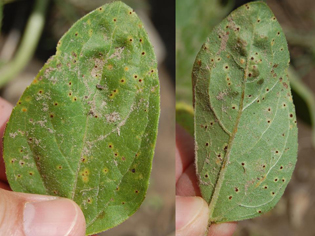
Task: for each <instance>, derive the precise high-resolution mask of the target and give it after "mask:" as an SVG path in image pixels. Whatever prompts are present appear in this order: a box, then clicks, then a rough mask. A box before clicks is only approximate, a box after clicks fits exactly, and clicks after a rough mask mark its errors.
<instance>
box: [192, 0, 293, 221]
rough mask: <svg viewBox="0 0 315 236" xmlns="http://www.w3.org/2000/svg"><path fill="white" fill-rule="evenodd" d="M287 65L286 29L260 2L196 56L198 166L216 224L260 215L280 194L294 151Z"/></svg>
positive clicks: (234, 17) (224, 25) (235, 16)
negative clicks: (284, 29) (282, 28)
mask: <svg viewBox="0 0 315 236" xmlns="http://www.w3.org/2000/svg"><path fill="white" fill-rule="evenodd" d="M288 61H289V54H288V49H287V44H286V41H285V37H284V36H283V32H282V30H281V27H280V25H279V24H278V23H277V21H276V19H275V17H274V16H273V14H272V12H271V11H270V9H269V8H268V7H267V5H266V4H264V3H261V2H255V3H250V4H246V5H244V6H242V7H240V8H239V9H237V10H236V11H234V12H232V13H231V15H230V16H228V17H227V18H226V19H225V20H224V21H222V22H221V24H220V25H219V26H218V27H216V28H215V29H214V31H212V33H211V34H210V36H209V38H208V40H207V42H206V43H205V44H204V45H203V47H202V49H201V50H200V52H199V54H198V56H197V58H196V61H195V65H194V71H193V84H195V87H194V91H195V95H194V97H195V114H196V118H195V130H196V132H195V140H196V168H197V174H198V175H199V180H200V188H201V192H202V196H203V197H204V198H205V200H206V201H207V202H208V203H209V208H210V221H212V222H226V221H235V220H241V219H247V218H252V217H254V216H258V215H260V214H261V213H263V212H266V211H268V210H270V209H271V208H272V207H273V206H274V205H275V204H276V202H277V201H278V200H279V198H280V197H281V195H282V194H283V191H284V188H285V186H286V185H287V182H288V180H289V179H290V176H291V174H292V171H293V168H294V165H295V162H296V153H297V128H296V118H295V111H294V105H293V103H292V97H291V93H290V90H289V82H288V76H287V68H288ZM283 124H285V126H284V125H283ZM291 129H292V131H291ZM271 131H272V132H271ZM273 132H277V136H275V137H273ZM283 134H284V136H283ZM271 140H273V141H274V142H273V141H271ZM246 147H250V148H246ZM266 147H267V148H266ZM288 150H289V151H288ZM282 155H284V157H286V159H285V161H284V158H283V156H282ZM211 164H212V165H214V166H211ZM270 173H271V174H270ZM269 174H270V175H272V177H270V175H269ZM272 178H273V181H274V182H277V184H278V185H275V184H274V183H273V182H272V180H271V179H272ZM283 181H284V182H283ZM267 183H268V184H267ZM279 183H280V185H279ZM265 187H267V188H265ZM269 191H271V192H270V193H269ZM249 196H250V197H249ZM266 199H267V200H266ZM265 200H266V201H265ZM255 204H256V205H255Z"/></svg>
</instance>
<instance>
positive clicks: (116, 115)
mask: <svg viewBox="0 0 315 236" xmlns="http://www.w3.org/2000/svg"><path fill="white" fill-rule="evenodd" d="M105 118H106V120H107V122H109V123H112V122H116V121H119V120H120V116H119V113H118V112H115V111H114V112H113V113H111V114H107V115H105Z"/></svg>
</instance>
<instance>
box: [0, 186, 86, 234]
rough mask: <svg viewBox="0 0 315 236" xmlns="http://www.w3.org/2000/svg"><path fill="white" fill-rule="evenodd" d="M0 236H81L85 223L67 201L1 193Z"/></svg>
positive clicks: (23, 194) (82, 217)
mask: <svg viewBox="0 0 315 236" xmlns="http://www.w3.org/2000/svg"><path fill="white" fill-rule="evenodd" d="M0 235H23V236H24V235H25V236H43V235H45V236H84V235H85V219H84V216H83V213H82V211H81V209H80V207H79V206H78V205H77V204H75V202H73V201H71V200H69V199H66V198H58V197H53V196H44V195H36V194H26V193H16V192H10V191H6V190H3V189H0Z"/></svg>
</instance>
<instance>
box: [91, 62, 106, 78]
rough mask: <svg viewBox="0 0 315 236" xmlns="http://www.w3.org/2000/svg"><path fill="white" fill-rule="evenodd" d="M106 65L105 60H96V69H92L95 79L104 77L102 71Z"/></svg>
mask: <svg viewBox="0 0 315 236" xmlns="http://www.w3.org/2000/svg"><path fill="white" fill-rule="evenodd" d="M104 64H105V62H104V60H102V59H99V58H96V59H95V60H94V67H93V69H92V71H91V75H92V76H93V77H99V76H101V75H102V71H103V67H104Z"/></svg>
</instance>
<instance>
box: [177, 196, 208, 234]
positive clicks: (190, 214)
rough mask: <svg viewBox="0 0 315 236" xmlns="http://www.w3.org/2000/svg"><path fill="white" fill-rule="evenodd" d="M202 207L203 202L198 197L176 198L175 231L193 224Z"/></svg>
mask: <svg viewBox="0 0 315 236" xmlns="http://www.w3.org/2000/svg"><path fill="white" fill-rule="evenodd" d="M204 207H205V204H204V201H203V200H202V199H201V198H199V197H176V229H177V230H180V229H183V228H185V227H186V226H187V225H189V224H190V223H191V222H193V221H194V220H195V218H196V217H197V216H198V215H199V214H200V212H201V211H202V210H203V208H204Z"/></svg>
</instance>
